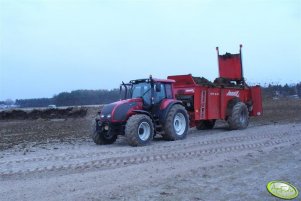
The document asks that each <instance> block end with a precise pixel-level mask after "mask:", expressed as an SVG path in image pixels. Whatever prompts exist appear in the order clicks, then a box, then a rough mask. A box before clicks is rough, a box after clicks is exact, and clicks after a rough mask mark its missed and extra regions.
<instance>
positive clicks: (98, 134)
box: [92, 122, 117, 145]
mask: <svg viewBox="0 0 301 201" xmlns="http://www.w3.org/2000/svg"><path fill="white" fill-rule="evenodd" d="M92 139H93V141H94V142H95V144H99V145H103V144H113V143H114V142H115V141H116V140H117V135H116V134H114V133H112V132H111V131H101V130H97V128H96V122H95V123H94V125H93V131H92Z"/></svg>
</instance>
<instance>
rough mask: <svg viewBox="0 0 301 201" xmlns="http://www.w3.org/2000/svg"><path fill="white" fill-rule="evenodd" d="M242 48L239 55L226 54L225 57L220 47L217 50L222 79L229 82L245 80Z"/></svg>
mask: <svg viewBox="0 0 301 201" xmlns="http://www.w3.org/2000/svg"><path fill="white" fill-rule="evenodd" d="M241 47H242V46H240V50H239V54H230V53H226V54H224V55H220V54H219V50H218V47H217V48H216V50H217V57H218V68H219V76H220V77H222V78H227V79H229V80H243V72H242V59H241Z"/></svg>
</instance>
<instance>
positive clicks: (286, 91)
mask: <svg viewBox="0 0 301 201" xmlns="http://www.w3.org/2000/svg"><path fill="white" fill-rule="evenodd" d="M262 92H263V96H264V98H273V97H278V98H281V97H289V96H293V95H298V96H299V98H301V82H300V83H298V84H296V85H288V84H285V85H278V84H277V85H272V84H269V85H268V86H266V87H263V88H262Z"/></svg>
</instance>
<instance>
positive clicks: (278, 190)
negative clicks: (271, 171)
mask: <svg viewBox="0 0 301 201" xmlns="http://www.w3.org/2000/svg"><path fill="white" fill-rule="evenodd" d="M267 189H268V191H269V192H270V193H271V194H272V195H273V196H275V197H278V198H282V199H285V200H292V199H294V198H296V197H298V194H299V192H298V190H297V188H296V187H295V186H293V185H292V184H290V183H288V182H284V181H271V182H269V183H268V184H267Z"/></svg>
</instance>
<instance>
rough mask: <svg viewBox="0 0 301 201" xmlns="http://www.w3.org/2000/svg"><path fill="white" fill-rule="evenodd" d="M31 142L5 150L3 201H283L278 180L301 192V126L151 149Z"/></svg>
mask: <svg viewBox="0 0 301 201" xmlns="http://www.w3.org/2000/svg"><path fill="white" fill-rule="evenodd" d="M29 145H30V143H29ZM29 145H28V146H26V147H25V148H24V147H20V148H16V147H15V148H13V149H6V150H3V151H1V152H0V199H1V200H14V201H15V200H66V201H67V200H204V201H205V200H206V201H207V200H212V201H218V200H231V201H232V200H234V201H235V200H267V201H273V200H275V201H277V200H280V199H278V198H275V197H273V196H271V195H270V194H269V193H268V192H267V191H266V184H267V183H268V182H269V181H271V180H279V179H280V180H285V181H288V182H291V183H292V184H294V185H295V186H296V187H297V188H298V189H299V190H301V123H283V124H271V125H251V126H250V127H249V128H247V129H246V130H241V131H228V130H227V129H225V128H224V127H223V126H219V127H217V128H215V129H213V130H210V131H196V130H192V131H191V132H190V134H189V135H188V137H187V139H185V140H183V141H174V142H166V141H163V140H161V139H160V138H157V139H155V141H154V142H152V144H151V145H150V146H146V147H130V146H128V145H127V144H126V142H125V139H124V138H122V137H121V138H119V139H118V141H117V142H116V143H115V144H113V145H107V146H97V145H95V144H94V143H93V142H92V141H91V140H90V139H89V138H81V139H74V140H70V141H68V142H51V143H39V144H36V143H34V144H31V146H29ZM296 200H301V199H300V196H299V198H297V199H296Z"/></svg>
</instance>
